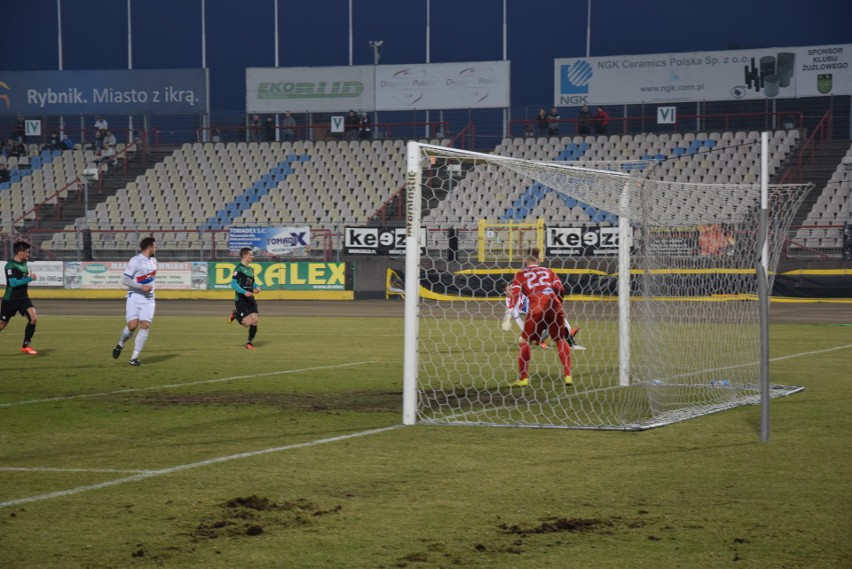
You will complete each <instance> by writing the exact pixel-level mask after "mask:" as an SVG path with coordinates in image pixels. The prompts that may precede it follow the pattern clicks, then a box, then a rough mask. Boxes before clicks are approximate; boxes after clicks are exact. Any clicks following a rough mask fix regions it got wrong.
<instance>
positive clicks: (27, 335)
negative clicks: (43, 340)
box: [24, 324, 35, 348]
mask: <svg viewBox="0 0 852 569" xmlns="http://www.w3.org/2000/svg"><path fill="white" fill-rule="evenodd" d="M34 335H35V324H27V327H26V329H24V347H25V348H26V347H27V346H29V345H30V342H32V340H33V336H34Z"/></svg>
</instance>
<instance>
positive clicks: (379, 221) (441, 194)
mask: <svg viewBox="0 0 852 569" xmlns="http://www.w3.org/2000/svg"><path fill="white" fill-rule="evenodd" d="M472 168H473V166H471V165H470V164H460V165H459V170H458V171H456V172H450V171H448V170H447V169H446V168H441V169H440V170H438V174H437V176H436V177H435V178H436V179H437V180H440V184H436V185H430V186H429V187H424V188H423V189H422V192H421V206H420V207H421V212H420V215H421V218H425V217H426V216H428V215H429V213H430V212H431V211H432V210H433V209H435V208H436V207H437V206H438V204H440V203H441V202H442V201H443V200H444V198H446V197H447V194H449V193H450V192H451V191H452V189H453V186H454V184H455V185H458V183H459V181H460V180H463V179H464V178H465V177H466V176H467V175H468V173H469V172H470V170H471V169H472ZM451 178H452V180H451ZM367 224H368V225H370V226H373V227H401V226H404V225H405V186H402V187H401V188H400V189H399V190H397V191H396V192H395V193H394V194H393V195H392V196H391V197H390V198H389V199H388V200H387V201H386V202H385V203H384V204H382V206H381V207H380V208H379V209H378V210H377V211H376V212H375V213H373V214H372V215H371V216H370V218H369V221H368V222H367Z"/></svg>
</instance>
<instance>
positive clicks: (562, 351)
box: [556, 340, 571, 375]
mask: <svg viewBox="0 0 852 569" xmlns="http://www.w3.org/2000/svg"><path fill="white" fill-rule="evenodd" d="M556 345H557V346H558V347H559V361H561V362H562V370H563V371H564V372H565V375H571V347H570V346H569V345H568V341H567V340H559V341H558V342H557V343H556Z"/></svg>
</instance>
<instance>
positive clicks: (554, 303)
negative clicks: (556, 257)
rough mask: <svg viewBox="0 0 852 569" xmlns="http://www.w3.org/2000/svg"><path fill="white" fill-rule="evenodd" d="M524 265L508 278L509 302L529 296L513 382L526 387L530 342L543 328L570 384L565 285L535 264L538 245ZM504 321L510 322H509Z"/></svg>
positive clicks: (536, 339) (535, 341) (540, 335)
mask: <svg viewBox="0 0 852 569" xmlns="http://www.w3.org/2000/svg"><path fill="white" fill-rule="evenodd" d="M524 264H525V265H526V266H525V267H524V268H523V269H521V270H520V271H518V272H517V273H516V274H515V278H514V280H513V281H512V292H511V294H512V296H511V305H512V306H516V303H517V302H519V301H520V300H521V296H522V295H523V296H526V297H527V298H528V299H529V303H530V304H529V313H528V314H527V319H526V322H524V330H523V332H522V333H521V349H520V353H519V354H518V371H519V372H520V376H519V377H518V380H517V381H515V382H513V383H512V385H513V386H515V387H526V386H527V385H529V382H530V379H529V373H528V371H527V370H528V368H529V363H530V355H531V350H530V345H531V344H539V343H540V342H541V340H542V338H543V337H544V334H545V331H546V332H547V333H548V334H549V335H550V337H551V338H553V339H554V340H555V342H556V347H557V353H558V354H559V361H560V362H561V363H562V370H563V372H564V374H565V377H564V382H565V385H573V384H574V382H573V380H572V379H571V347H570V345H569V344H568V341H567V340H566V339H565V338H566V337H567V334H566V324H565V313H564V312H563V311H562V296H563V295H564V294H565V286H564V285H563V284H562V280H561V279H560V278H559V277H558V276H556V273H554V272H553V271H551V270H550V269H548V268H547V267H542V266H541V265H539V251H538V249H532V250H530V254H529V255H528V256H527V257H526V258H525V259H524ZM504 324H508V325H509V326H511V324H510V322H508V321H504Z"/></svg>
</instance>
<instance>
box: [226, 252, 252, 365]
mask: <svg viewBox="0 0 852 569" xmlns="http://www.w3.org/2000/svg"><path fill="white" fill-rule="evenodd" d="M252 260H254V253H253V252H252V250H251V249H250V248H249V247H243V248H242V249H240V264H239V265H237V267H236V268H235V269H234V273H233V275H232V276H231V288H232V289H234V293H235V296H234V304H235V305H236V309H235V310H234V311H233V312H231V314H230V316H228V324H230V323H231V322H233V321H234V320H236V321H237V322H239V323H240V324H242V325H243V326H245V327H246V328H248V329H249V333H248V342H246V349H247V350H255V349H257V348H255V347H254V336H255V334H257V299H256V298H255V295H257V294H258V293H259V292H260V289H259V288H258V287H257V285H256V284H255V282H254V269H252V268H251V266H250V265H249V263H251V262H252Z"/></svg>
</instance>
